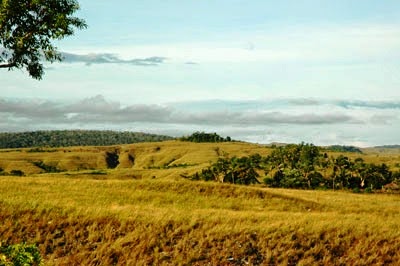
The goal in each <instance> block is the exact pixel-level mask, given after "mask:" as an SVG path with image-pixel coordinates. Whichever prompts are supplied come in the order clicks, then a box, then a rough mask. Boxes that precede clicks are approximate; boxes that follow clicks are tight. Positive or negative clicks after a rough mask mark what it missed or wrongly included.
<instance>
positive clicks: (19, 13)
mask: <svg viewBox="0 0 400 266" xmlns="http://www.w3.org/2000/svg"><path fill="white" fill-rule="evenodd" d="M78 9H79V4H78V3H77V2H76V1H75V0H1V1H0V68H8V70H12V69H14V68H17V69H21V68H25V69H26V70H27V71H28V73H29V75H30V76H31V77H32V78H34V79H39V80H40V79H41V78H42V76H43V74H44V71H43V64H42V63H41V61H42V60H46V61H49V62H51V63H52V62H55V61H61V60H62V56H61V53H60V52H58V51H57V47H55V46H54V45H53V44H52V43H51V41H52V40H60V39H63V38H64V37H66V36H70V35H73V34H74V30H75V28H77V29H83V28H86V27H87V25H86V23H85V21H84V20H82V19H79V18H77V17H74V16H73V14H74V12H75V11H77V10H78Z"/></svg>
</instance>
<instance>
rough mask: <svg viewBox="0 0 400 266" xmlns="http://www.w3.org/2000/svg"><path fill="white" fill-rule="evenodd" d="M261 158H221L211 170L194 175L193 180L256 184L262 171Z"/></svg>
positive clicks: (258, 156)
mask: <svg viewBox="0 0 400 266" xmlns="http://www.w3.org/2000/svg"><path fill="white" fill-rule="evenodd" d="M260 164H261V156H260V155H258V154H256V155H252V156H250V157H241V158H237V157H232V158H219V159H218V161H217V162H216V163H214V164H212V165H211V166H210V167H209V168H207V169H203V170H202V171H201V172H200V173H196V174H194V175H192V176H191V177H190V178H191V179H193V180H205V181H211V180H214V181H217V182H221V183H225V182H228V183H233V184H243V185H249V184H255V183H260V182H259V181H258V179H257V178H258V177H259V174H258V172H257V170H260V169H261V166H260Z"/></svg>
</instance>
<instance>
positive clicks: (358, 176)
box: [190, 143, 399, 191]
mask: <svg viewBox="0 0 400 266" xmlns="http://www.w3.org/2000/svg"><path fill="white" fill-rule="evenodd" d="M261 171H264V172H265V174H266V176H265V178H264V183H265V184H266V185H268V186H270V187H282V188H297V189H328V188H330V189H349V190H353V191H362V190H368V191H373V190H376V189H382V187H383V186H384V185H386V184H390V183H391V182H392V181H394V180H396V178H398V175H399V174H398V173H395V174H393V173H392V172H391V171H390V169H389V167H388V166H387V165H385V164H381V165H375V164H367V163H365V162H364V161H363V159H361V158H357V159H355V160H354V161H352V160H350V159H349V158H348V157H346V156H344V155H339V156H338V157H336V158H335V157H332V158H329V156H328V155H327V154H326V153H324V154H322V153H321V151H320V148H319V147H317V146H314V145H313V144H305V143H301V144H298V145H295V144H289V145H286V146H280V147H277V148H275V149H274V150H273V151H272V153H271V154H270V155H269V156H266V157H261V156H260V155H259V154H255V155H252V156H249V157H242V158H236V157H233V158H219V159H218V161H217V162H216V163H214V164H212V165H211V166H210V167H208V168H206V169H203V170H202V171H201V172H199V173H196V174H194V175H192V176H191V177H190V178H191V179H193V180H206V181H210V180H214V181H218V182H229V183H234V184H246V185H247V184H252V183H258V177H259V173H260V172H261Z"/></svg>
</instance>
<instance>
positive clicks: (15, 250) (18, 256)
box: [0, 243, 42, 266]
mask: <svg viewBox="0 0 400 266" xmlns="http://www.w3.org/2000/svg"><path fill="white" fill-rule="evenodd" d="M39 265H42V258H41V255H40V252H39V249H38V248H37V247H36V245H27V244H15V245H2V244H1V243H0V266H39Z"/></svg>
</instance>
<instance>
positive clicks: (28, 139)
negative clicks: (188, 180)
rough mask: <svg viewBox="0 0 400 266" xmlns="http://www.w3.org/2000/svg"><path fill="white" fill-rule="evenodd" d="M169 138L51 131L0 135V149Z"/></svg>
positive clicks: (80, 131) (81, 131)
mask: <svg viewBox="0 0 400 266" xmlns="http://www.w3.org/2000/svg"><path fill="white" fill-rule="evenodd" d="M170 139H173V138H172V137H169V136H163V135H155V134H147V133H141V132H127V131H125V132H119V131H109V130H51V131H31V132H18V133H15V132H11V133H0V148H1V149H6V148H29V147H68V146H107V145H118V144H129V143H137V142H152V141H164V140H170Z"/></svg>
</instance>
